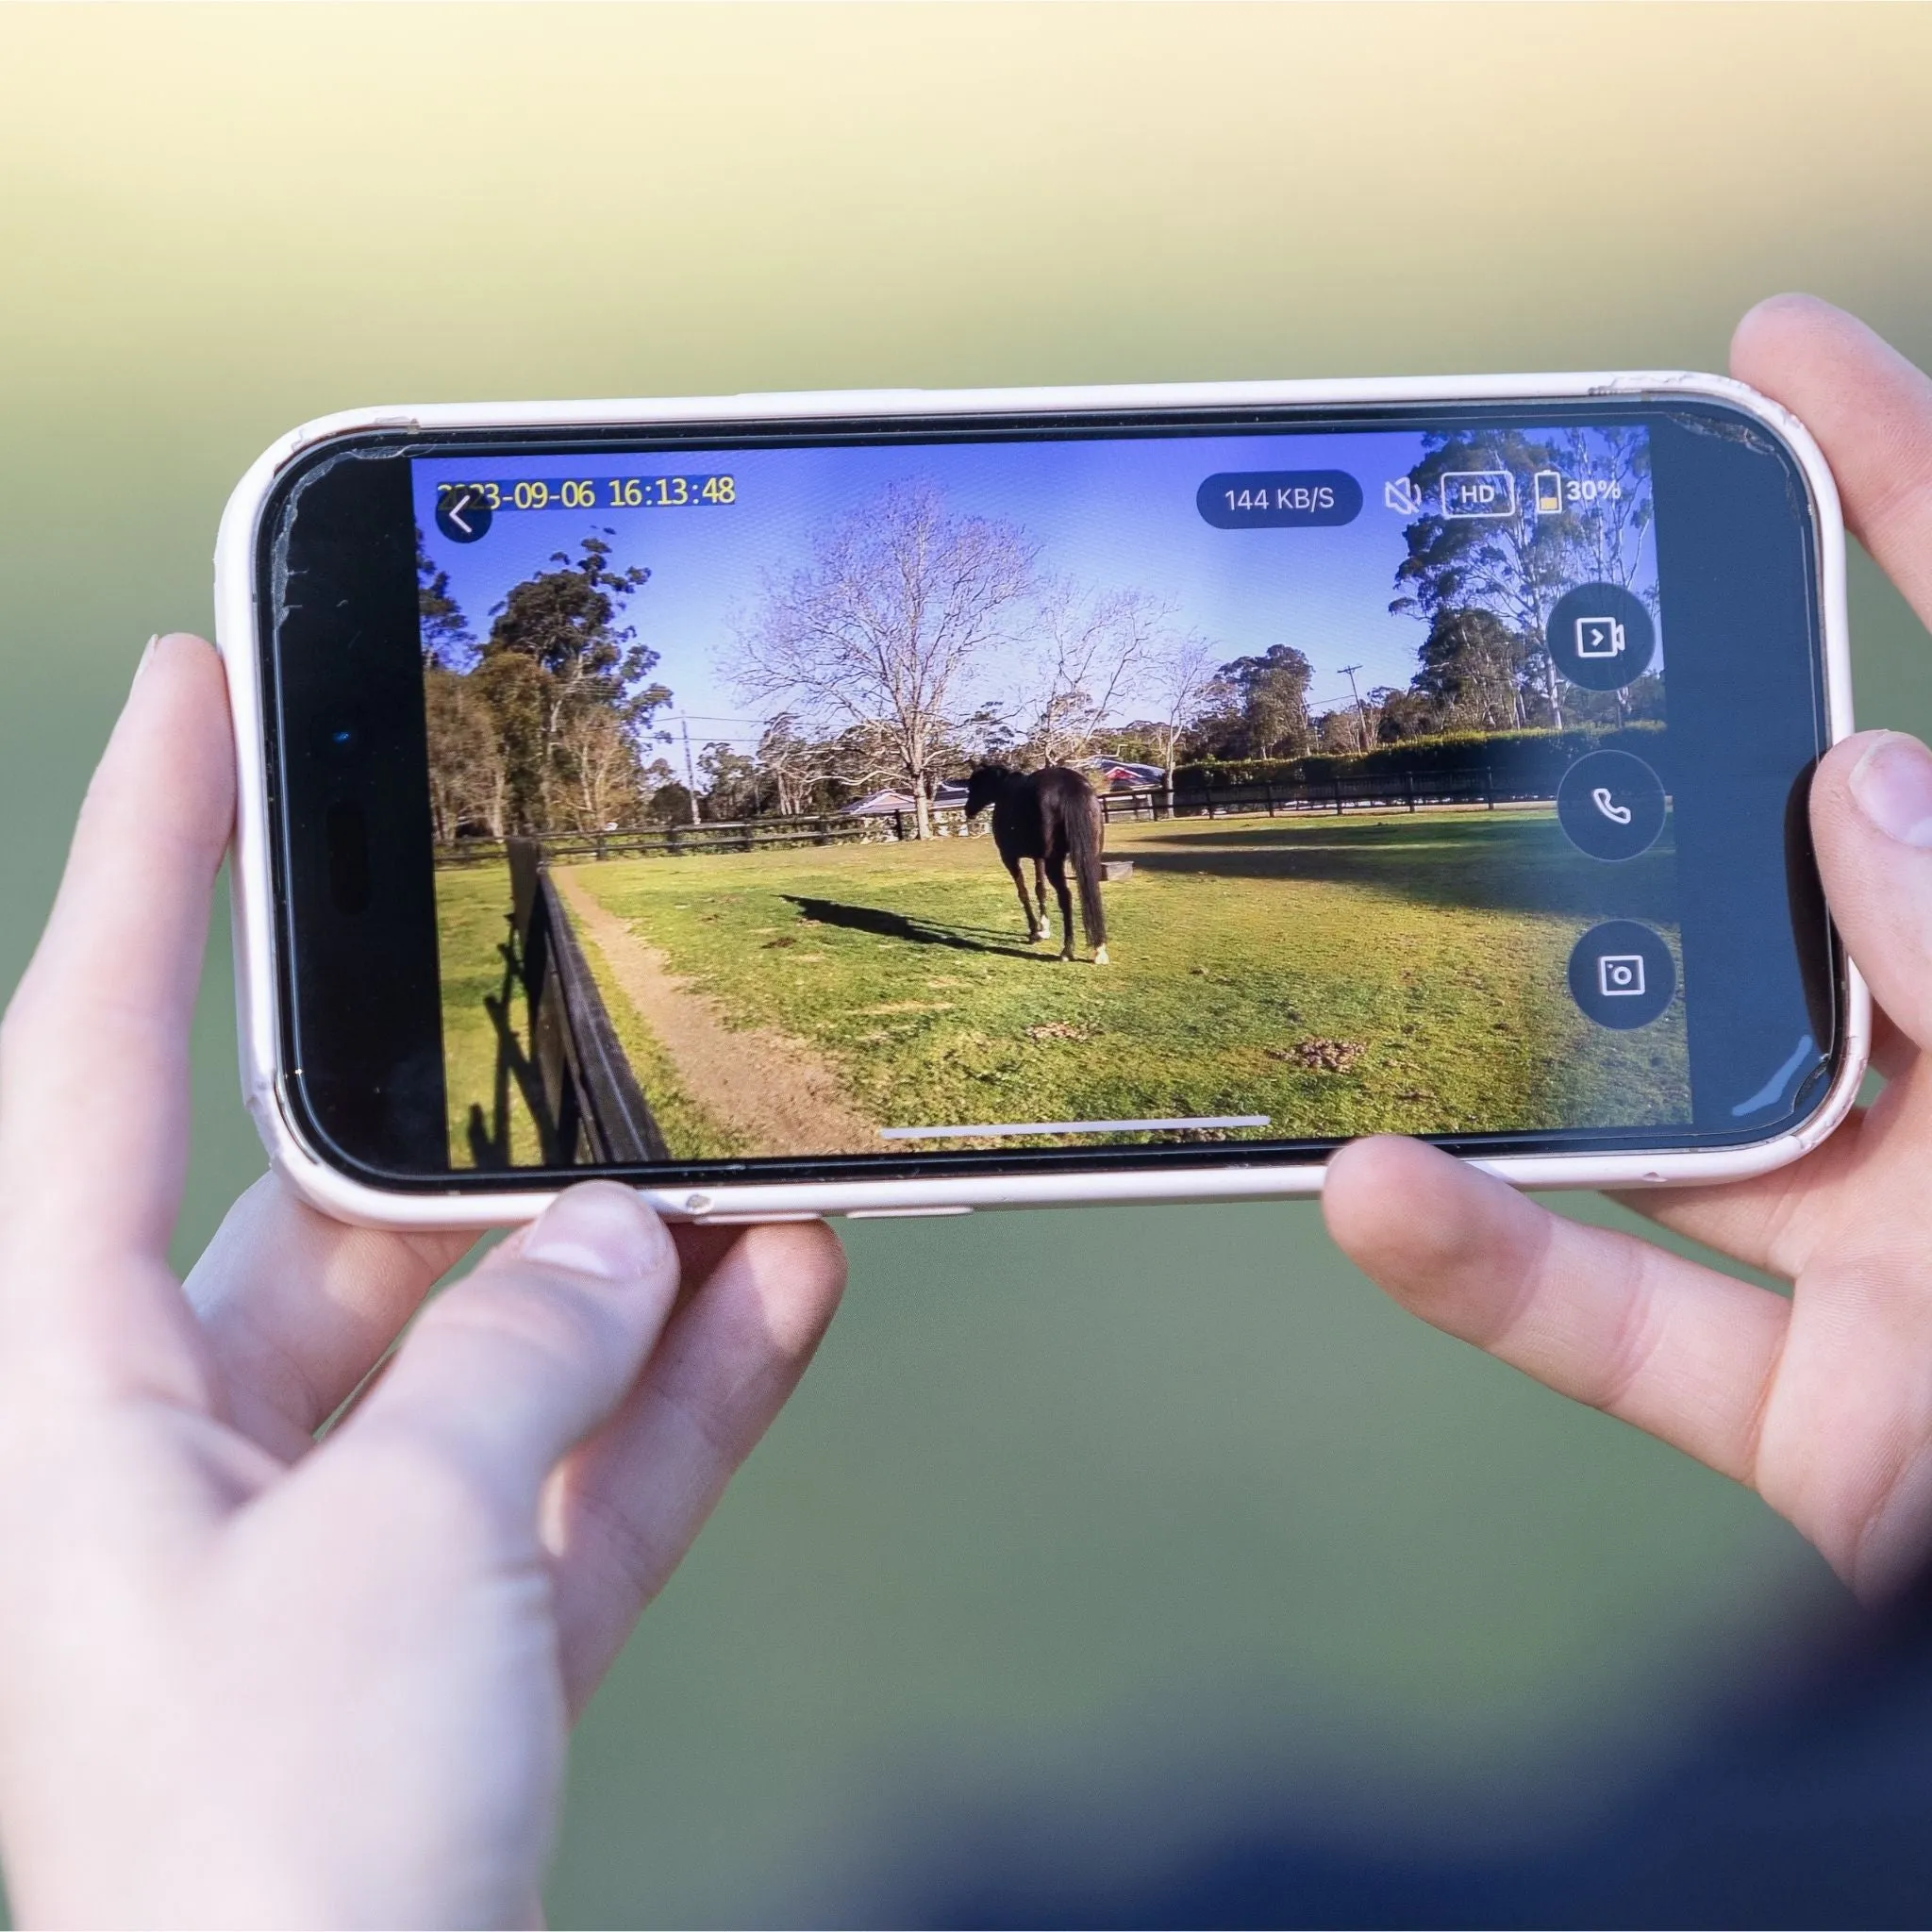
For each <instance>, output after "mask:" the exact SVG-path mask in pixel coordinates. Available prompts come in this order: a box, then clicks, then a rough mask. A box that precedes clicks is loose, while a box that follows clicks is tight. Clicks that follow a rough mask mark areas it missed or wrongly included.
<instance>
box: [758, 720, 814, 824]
mask: <svg viewBox="0 0 1932 1932" xmlns="http://www.w3.org/2000/svg"><path fill="white" fill-rule="evenodd" d="M758 769H759V770H760V771H761V772H764V773H766V774H768V775H769V776H770V777H771V780H772V783H773V786H774V789H775V790H776V791H777V806H778V812H779V815H780V816H781V817H783V818H795V817H796V816H797V815H798V814H799V813H800V812H802V811H803V810H804V809H805V808H806V806H807V804H808V802H809V800H810V798H811V795H812V793H813V792H814V791H816V790H817V789H818V787H819V785H820V783H821V782H822V781H823V780H824V778H826V777H827V776H829V775H830V751H829V748H828V747H827V746H825V745H823V744H820V743H818V742H817V741H815V740H813V739H810V738H808V737H805V736H803V735H802V734H801V733H800V731H799V729H798V721H797V720H796V719H795V718H793V717H792V716H791V713H790V712H788V711H780V712H779V713H778V715H777V716H776V717H775V718H773V719H771V720H769V721H768V722H767V724H766V725H765V728H764V731H763V733H762V734H761V735H760V737H759V739H758Z"/></svg>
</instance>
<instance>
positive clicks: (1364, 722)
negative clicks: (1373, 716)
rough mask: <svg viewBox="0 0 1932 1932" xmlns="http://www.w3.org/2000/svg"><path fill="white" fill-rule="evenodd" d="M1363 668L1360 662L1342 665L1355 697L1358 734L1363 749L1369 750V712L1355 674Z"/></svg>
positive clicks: (1342, 670)
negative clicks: (1356, 683)
mask: <svg viewBox="0 0 1932 1932" xmlns="http://www.w3.org/2000/svg"><path fill="white" fill-rule="evenodd" d="M1361 668H1362V667H1361V666H1360V665H1359V664H1344V665H1343V666H1342V667H1341V675H1343V676H1344V677H1345V678H1347V679H1348V689H1349V691H1350V694H1351V695H1352V696H1353V697H1354V699H1355V725H1356V734H1357V737H1358V738H1359V739H1360V741H1361V747H1362V749H1363V750H1364V751H1367V750H1368V748H1369V714H1368V713H1367V712H1366V711H1365V710H1363V709H1362V694H1361V692H1360V691H1357V690H1356V688H1355V675H1356V673H1357V671H1359V670H1360V669H1361Z"/></svg>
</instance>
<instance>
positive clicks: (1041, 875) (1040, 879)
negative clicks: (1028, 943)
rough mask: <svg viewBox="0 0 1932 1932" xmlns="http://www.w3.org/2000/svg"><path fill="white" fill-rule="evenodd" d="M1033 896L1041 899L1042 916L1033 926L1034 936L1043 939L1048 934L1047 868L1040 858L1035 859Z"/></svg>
mask: <svg viewBox="0 0 1932 1932" xmlns="http://www.w3.org/2000/svg"><path fill="white" fill-rule="evenodd" d="M1033 896H1034V897H1035V898H1036V899H1038V900H1039V901H1040V918H1039V921H1038V922H1037V924H1035V926H1034V928H1033V937H1034V938H1035V939H1037V940H1043V939H1044V938H1045V937H1046V934H1047V924H1046V868H1045V866H1044V864H1043V863H1042V862H1041V860H1040V859H1037V858H1036V859H1035V860H1034V861H1033Z"/></svg>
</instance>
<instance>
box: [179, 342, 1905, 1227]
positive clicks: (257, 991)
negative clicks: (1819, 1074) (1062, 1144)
mask: <svg viewBox="0 0 1932 1932" xmlns="http://www.w3.org/2000/svg"><path fill="white" fill-rule="evenodd" d="M1593 395H1602V396H1618V397H1627V396H1632V395H1655V396H1657V397H1659V398H1668V397H1672V396H1707V397H1711V398H1713V399H1715V400H1719V401H1722V402H1725V403H1728V404H1731V405H1733V406H1734V407H1736V408H1740V409H1743V410H1746V411H1748V412H1749V413H1750V414H1751V415H1752V416H1754V417H1755V418H1757V421H1758V422H1759V423H1760V424H1762V425H1763V426H1764V427H1765V428H1766V429H1767V430H1769V431H1770V432H1771V433H1772V434H1774V436H1776V437H1778V438H1779V439H1780V440H1781V441H1783V442H1784V443H1785V445H1786V446H1787V447H1788V448H1789V449H1790V452H1791V454H1792V456H1793V457H1794V458H1796V459H1797V461H1798V463H1799V464H1800V466H1801V467H1802V469H1803V471H1804V474H1805V475H1806V478H1807V482H1808V483H1809V486H1810V491H1811V499H1812V509H1813V515H1814V518H1815V520H1816V531H1817V541H1818V558H1819V566H1820V573H1821V584H1820V589H1821V603H1822V611H1823V622H1824V659H1825V666H1824V668H1825V700H1826V705H1827V708H1828V719H1829V730H1830V736H1831V739H1832V741H1833V742H1834V743H1836V742H1837V741H1838V740H1840V738H1842V737H1844V736H1845V735H1846V734H1847V733H1848V732H1849V731H1850V730H1851V729H1852V693H1851V664H1850V652H1849V639H1848V632H1847V626H1846V616H1845V556H1844V525H1843V521H1842V517H1841V514H1840V508H1839V499H1838V489H1837V486H1836V484H1835V483H1834V482H1833V480H1832V475H1831V472H1830V470H1829V469H1828V468H1827V467H1826V466H1825V462H1824V456H1823V455H1822V453H1821V452H1820V450H1819V448H1818V445H1817V444H1816V443H1815V442H1814V441H1812V439H1811V437H1810V435H1809V433H1808V432H1807V430H1806V429H1805V427H1804V425H1802V424H1801V423H1799V422H1798V421H1797V419H1796V418H1795V417H1793V416H1791V415H1790V413H1789V412H1788V411H1787V410H1785V409H1783V408H1780V407H1779V406H1778V405H1777V404H1775V403H1774V402H1772V401H1771V400H1770V399H1769V398H1767V397H1765V396H1761V395H1759V394H1758V393H1757V391H1755V390H1751V389H1748V388H1746V387H1745V386H1744V385H1743V384H1742V383H1739V382H1733V381H1731V380H1729V379H1728V378H1727V377H1724V376H1718V375H1693V374H1691V373H1688V372H1684V371H1641V372H1630V371H1626V372H1623V373H1618V374H1598V375H1574V374H1573V375H1484V376H1456V377H1446V378H1444V377H1431V378H1421V377H1404V378H1396V379H1389V380H1372V381H1319V382H1252V383H1251V382H1241V383H1180V384H1149V385H1136V386H1132V387H1121V388H1098V389H1009V390H871V391H867V390H861V391H830V392H824V393H819V394H802V395H770V396H759V395H740V396H724V397H683V398H675V399H673V400H669V401H658V402H648V401H642V402H641V401H616V402H575V403H498V404H446V403H445V404H431V405H426V406H425V407H422V408H368V409H353V410H346V411H343V412H342V413H341V414H338V415H333V416H325V417H321V418H319V419H318V420H316V421H315V422H312V423H307V424H304V425H302V427H300V428H299V429H294V430H291V432H290V433H289V434H288V435H286V436H284V437H282V438H281V439H280V440H279V441H276V442H275V443H274V444H272V445H271V446H270V447H269V448H268V449H267V450H265V451H264V452H263V453H262V455H261V456H260V458H258V460H257V461H256V462H255V463H254V465H253V466H252V467H251V468H250V469H249V471H248V473H247V474H246V475H244V476H243V477H242V480H241V482H240V483H239V484H237V485H236V488H235V491H234V494H233V495H232V496H231V497H230V498H229V500H228V505H227V508H226V510H225V512H224V514H223V517H222V526H221V533H220V536H219V539H218V541H217V544H216V550H215V619H216V640H217V642H218V644H219V645H220V648H221V652H222V656H223V658H224V660H225V664H226V666H227V675H228V691H229V698H230V702H231V704H232V707H233V710H234V720H235V744H236V754H237V759H238V767H239V777H240V789H239V793H238V807H237V816H236V827H235V849H234V864H233V899H234V941H235V977H236V997H237V1005H238V1023H239V1027H240V1033H241V1058H242V1090H243V1097H244V1099H245V1101H246V1103H247V1106H248V1109H249V1111H250V1113H251V1114H253V1116H254V1118H255V1123H256V1125H257V1127H258V1130H259V1132H260V1134H261V1138H262V1141H263V1143H264V1144H265V1145H266V1147H267V1149H268V1152H269V1156H270V1158H271V1159H272V1160H273V1161H274V1162H275V1166H276V1168H277V1169H278V1170H279V1171H280V1172H281V1173H282V1174H284V1175H285V1176H286V1177H287V1178H288V1180H289V1181H290V1182H291V1185H292V1186H293V1187H294V1188H295V1189H296V1190H297V1191H298V1192H300V1193H301V1194H302V1196H303V1197H304V1198H305V1199H306V1200H308V1201H309V1202H311V1203H312V1204H313V1205H314V1206H315V1207H317V1208H320V1209H322V1210H323V1211H324V1212H325V1213H327V1214H330V1215H333V1216H335V1217H336V1218H337V1219H339V1220H342V1221H349V1222H356V1223H359V1224H366V1225H370V1226H379V1227H397V1228H444V1227H448V1228H458V1227H465V1228H466V1227H490V1226H499V1225H506V1224H513V1223H517V1222H523V1221H529V1220H532V1219H534V1218H535V1216H536V1215H537V1214H539V1213H540V1212H541V1210H542V1208H544V1206H545V1204H546V1203H547V1202H549V1201H550V1200H551V1199H552V1194H551V1193H550V1192H549V1191H508V1190H506V1191H502V1192H497V1193H485V1192H457V1191H449V1192H426V1191H408V1192H404V1191H386V1190H383V1189H379V1188H375V1187H371V1186H369V1185H368V1184H367V1183H366V1182H363V1181H360V1180H357V1179H354V1178H352V1177H351V1176H349V1175H348V1174H343V1173H341V1171H339V1170H338V1169H336V1168H334V1167H332V1166H330V1165H329V1164H327V1162H325V1160H323V1159H322V1158H320V1157H319V1156H318V1155H317V1153H316V1152H315V1150H314V1149H313V1148H311V1147H310V1146H309V1145H308V1143H307V1141H305V1140H304V1139H303V1137H302V1136H301V1134H300V1133H299V1132H298V1131H297V1130H296V1128H295V1126H294V1124H293V1123H292V1121H291V1114H290V1111H289V1108H288V1106H287V1101H286V1093H285V1074H286V1071H287V1070H286V1069H285V1068H284V1066H283V1064H282V1058H281V1052H280V1029H279V1027H278V1025H277V1023H276V1010H277V991H278V985H277V974H278V970H279V962H278V960H277V958H276V943H275V918H274V905H275V894H274V888H273V883H272V875H271V872H270V858H269V819H268V791H267V772H266V769H265V764H264V757H263V747H264V743H265V740H264V735H263V713H262V703H263V699H262V691H261V683H260V675H259V663H260V657H259V636H258V625H259V623H260V621H261V613H260V611H259V609H258V605H257V599H256V572H255V553H256V530H257V524H258V519H259V517H260V514H261V509H262V505H263V503H264V502H265V501H266V499H267V496H268V493H269V491H270V489H271V488H272V486H273V485H274V483H275V478H276V477H277V476H278V475H279V474H280V473H281V471H282V470H283V469H284V468H285V467H286V466H287V464H289V463H290V462H291V460H292V459H293V458H295V457H297V456H299V455H300V454H301V453H302V452H303V451H305V450H307V449H309V448H311V447H312V446H313V445H314V444H316V443H317V442H320V441H325V439H328V438H331V437H337V436H341V435H344V434H346V433H350V432H354V431H366V430H375V429H403V430H418V429H421V430H431V431H434V430H450V429H475V428H492V427H503V428H506V429H523V428H532V427H539V428H542V427H583V426H586V425H617V426H621V427H631V426H635V427H636V428H638V429H640V430H641V431H645V432H648V431H650V430H651V429H653V428H656V427H659V426H665V425H691V424H708V423H716V424H719V425H723V426H726V427H728V426H729V425H732V424H734V423H741V422H752V421H758V422H773V421H793V422H799V423H809V422H811V421H813V420H815V419H822V418H844V419H847V420H849V419H852V418H854V417H863V418H870V419H876V418H881V417H889V416H915V415H916V416H942V415H954V414H959V415H964V414H995V413H996V414H999V415H1003V416H1013V415H1021V414H1048V413H1051V414H1061V413H1066V412H1073V411H1086V410H1109V411H1128V410H1150V409H1172V408H1257V407H1278V406H1282V405H1302V406H1308V405H1313V406H1317V407H1326V408H1346V407H1349V406H1352V405H1358V404H1367V405H1373V404H1406V405H1408V406H1411V407H1417V408H1427V407H1429V406H1431V405H1434V404H1451V405H1453V404H1457V403H1469V402H1485V403H1493V402H1502V403H1510V402H1521V403H1524V404H1534V403H1537V402H1540V401H1543V400H1560V399H1565V398H1578V397H1589V396H1593ZM1843 998H1844V1011H1843V1013H1842V1015H1841V1016H1840V1017H1841V1023H1842V1039H1843V1042H1844V1058H1843V1062H1842V1065H1841V1067H1840V1073H1839V1075H1838V1078H1837V1080H1836V1081H1835V1082H1834V1084H1833V1086H1832V1090H1831V1091H1830V1093H1829V1095H1828V1096H1827V1097H1826V1099H1825V1101H1824V1105H1823V1106H1822V1107H1820V1108H1819V1109H1818V1110H1817V1112H1816V1113H1814V1114H1813V1115H1812V1116H1811V1117H1810V1119H1809V1120H1807V1122H1806V1123H1805V1124H1804V1125H1803V1126H1802V1127H1801V1128H1799V1129H1798V1130H1797V1131H1796V1132H1794V1133H1790V1134H1786V1135H1783V1136H1780V1137H1779V1138H1777V1139H1774V1140H1770V1141H1760V1142H1758V1143H1757V1144H1755V1145H1753V1146H1749V1147H1740V1148H1725V1149H1721V1150H1715V1151H1710V1152H1682V1151H1673V1150H1660V1151H1657V1152H1655V1153H1620V1154H1610V1155H1604V1154H1594V1153H1576V1154H1537V1155H1504V1156H1500V1157H1497V1158H1492V1159H1486V1160H1482V1161H1480V1162H1478V1163H1477V1164H1478V1165H1479V1166H1481V1167H1483V1168H1485V1169H1486V1170H1487V1171H1488V1172H1490V1173H1491V1174H1497V1175H1499V1176H1500V1177H1501V1178H1503V1179H1504V1180H1507V1181H1509V1182H1511V1183H1513V1184H1514V1185H1516V1186H1518V1187H1524V1188H1599V1187H1601V1188H1634V1187H1656V1186H1681V1185H1687V1184H1691V1183H1696V1182H1704V1181H1721V1180H1735V1179H1738V1178H1740V1177H1742V1176H1745V1175H1749V1174H1762V1173H1765V1172H1767V1171H1769V1170H1770V1169H1772V1168H1775V1167H1779V1166H1782V1165H1783V1164H1784V1163H1786V1162H1787V1161H1790V1160H1795V1159H1796V1158H1798V1157H1799V1156H1801V1155H1803V1154H1806V1153H1808V1152H1809V1151H1810V1150H1811V1149H1812V1148H1813V1147H1815V1146H1817V1145H1818V1144H1819V1142H1821V1141H1824V1138H1825V1137H1826V1136H1827V1135H1828V1134H1830V1132H1831V1131H1832V1129H1833V1128H1834V1127H1836V1126H1837V1125H1838V1124H1839V1123H1840V1121H1841V1120H1842V1119H1843V1118H1844V1116H1845V1114H1846V1113H1847V1111H1849V1109H1850V1108H1851V1107H1852V1104H1853V1102H1854V1101H1855V1100H1856V1099H1857V1092H1858V1088H1859V1085H1860V1083H1861V1081H1862V1079H1863V1077H1864V1072H1865V1064H1866V1059H1867V1057H1868V1054H1869V1050H1870V1043H1871V1031H1872V1017H1871V998H1870V995H1869V993H1868V992H1867V991H1866V988H1865V984H1864V981H1863V980H1862V979H1861V978H1860V977H1859V976H1858V974H1857V971H1856V970H1855V969H1853V968H1851V967H1850V966H1849V965H1847V967H1846V970H1845V974H1844V988H1843ZM1324 1172H1325V1170H1324V1165H1323V1164H1322V1163H1321V1162H1319V1161H1311V1162H1309V1163H1307V1164H1306V1165H1265V1166H1243V1165H1241V1163H1240V1161H1239V1158H1238V1157H1236V1158H1229V1159H1226V1160H1224V1161H1220V1162H1213V1161H1204V1162H1203V1163H1202V1164H1201V1165H1200V1166H1198V1167H1186V1168H1162V1169H1159V1170H1156V1171H1132V1172H1115V1173H1097V1174H1070V1173H1041V1174H1006V1175H981V1174H959V1175H952V1176H947V1175H935V1176H928V1177H924V1178H921V1179H916V1180H886V1179H881V1180H875V1181H852V1180H838V1181H830V1180H828V1181H824V1182H805V1181H785V1182H781V1183H759V1182H735V1183H731V1184H728V1185H720V1186H717V1187H692V1186H690V1185H684V1186H679V1187H675V1188H669V1187H658V1188H643V1189H641V1192H642V1193H643V1194H644V1197H645V1198H646V1199H647V1200H649V1201H650V1202H651V1204H652V1205H653V1206H654V1207H655V1208H658V1210H659V1211H660V1212H662V1213H664V1214H665V1215H667V1216H671V1217H673V1218H675V1219H678V1220H686V1221H704V1222H714V1223H715V1222H749V1221H772V1220H808V1219H812V1218H816V1217H817V1216H820V1215H825V1214H838V1215H845V1216H849V1217H851V1218H854V1219H860V1218H883V1217H888V1216H910V1215H935V1216H937V1215H948V1214H963V1213H967V1212H969V1211H971V1210H972V1209H974V1208H1038V1207H1049V1206H1077V1205H1081V1204H1085V1203H1090V1202H1095V1203H1098V1202H1106V1203H1118V1202H1130V1201H1235V1200H1255V1199H1262V1198H1269V1197H1279V1196H1288V1195H1306V1194H1314V1193H1318V1192H1320V1191H1321V1188H1322V1181H1323V1176H1324Z"/></svg>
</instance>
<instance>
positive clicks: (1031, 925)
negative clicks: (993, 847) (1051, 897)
mask: <svg viewBox="0 0 1932 1932" xmlns="http://www.w3.org/2000/svg"><path fill="white" fill-rule="evenodd" d="M1007 870H1008V872H1009V873H1011V874H1012V875H1013V890H1014V891H1016V892H1018V893H1019V895H1020V916H1021V918H1023V919H1024V921H1025V922H1026V937H1027V938H1028V939H1029V940H1043V939H1044V938H1045V937H1046V911H1045V907H1046V895H1045V893H1043V892H1042V893H1041V897H1040V904H1041V914H1040V917H1039V919H1038V920H1036V919H1035V918H1034V917H1033V901H1032V900H1031V899H1029V898H1028V897H1027V896H1026V881H1025V879H1024V877H1023V876H1022V875H1021V872H1020V861H1019V860H1018V859H1017V858H1009V859H1008V860H1007Z"/></svg>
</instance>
